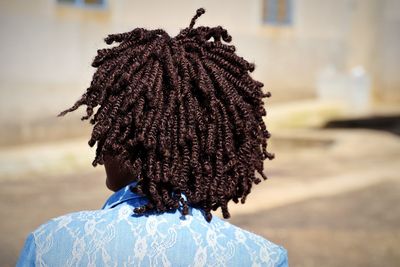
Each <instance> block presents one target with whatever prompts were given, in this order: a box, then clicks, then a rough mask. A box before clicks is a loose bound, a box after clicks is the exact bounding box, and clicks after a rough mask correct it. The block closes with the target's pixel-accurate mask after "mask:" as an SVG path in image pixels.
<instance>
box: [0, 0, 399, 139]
mask: <svg viewBox="0 0 400 267" xmlns="http://www.w3.org/2000/svg"><path fill="white" fill-rule="evenodd" d="M199 7H205V8H206V10H207V13H206V14H205V15H203V16H202V17H201V18H200V19H199V20H198V22H197V23H198V25H210V26H214V25H222V26H224V27H226V28H227V29H228V31H229V32H230V33H231V34H232V36H233V43H234V44H235V45H236V47H237V52H238V54H239V55H241V56H244V57H245V58H247V59H248V60H249V61H252V62H255V63H256V66H257V67H256V71H255V72H254V75H253V76H254V77H255V78H256V79H259V80H261V81H263V82H264V83H265V84H266V88H267V89H269V90H270V91H272V93H273V95H274V97H273V98H272V99H271V101H275V102H279V101H286V100H293V99H299V98H309V97H313V96H314V94H315V88H314V87H315V79H316V75H317V74H318V73H319V72H320V71H321V70H322V69H324V68H326V67H327V66H334V67H335V68H337V69H338V70H342V71H345V70H347V69H348V68H351V67H353V66H357V65H362V66H363V67H364V68H365V69H366V70H367V72H368V73H369V75H370V76H371V77H372V80H373V89H374V93H375V100H377V101H399V100H400V90H399V89H400V78H399V75H398V74H397V70H398V69H399V64H400V50H399V49H398V47H399V45H400V1H396V0H335V1H328V0H324V1H318V0H297V1H296V0H293V1H292V8H291V10H292V22H291V23H290V24H288V25H285V26H271V25H266V24H264V23H262V14H263V12H262V10H263V1H262V0H250V1H242V0H219V1H212V0H206V1H199V0H196V1H184V0H169V1H160V0H158V1H156V0H148V1H138V0H136V1H128V0H109V1H106V6H105V7H104V8H100V9H92V8H79V7H74V6H68V5H60V4H59V3H58V2H57V1H55V0H40V1H39V0H38V1H23V0H17V1H0V34H1V36H2V42H1V45H0V58H1V59H2V60H1V61H0V99H1V100H0V101H1V102H0V125H1V126H2V131H1V136H0V145H7V144H15V143H20V142H31V141H42V140H51V139H58V138H60V137H71V136H77V135H82V134H84V133H85V134H86V133H88V131H89V128H88V125H87V123H81V122H80V121H79V120H77V118H78V116H79V115H80V114H83V109H82V110H80V111H79V112H80V114H76V115H75V114H73V115H70V116H69V117H65V118H62V119H57V118H56V117H55V115H56V114H57V113H58V112H59V111H60V110H63V109H65V108H67V107H69V106H70V105H72V104H73V102H74V101H75V100H77V99H78V97H79V96H80V95H81V94H82V93H83V92H84V90H85V89H86V87H87V86H88V85H89V83H90V80H91V75H92V73H93V69H92V68H91V67H90V63H91V60H92V59H93V57H94V56H95V54H96V50H97V49H98V48H100V47H104V45H105V44H104V43H103V41H102V39H103V38H104V37H105V36H106V35H107V34H108V33H111V32H123V31H128V30H131V29H133V28H135V27H148V28H154V27H162V28H164V29H166V30H167V31H168V32H169V33H170V34H171V35H175V34H177V33H178V32H179V30H180V29H182V28H185V27H187V26H188V25H189V22H190V19H191V17H192V16H193V14H194V13H195V10H196V9H197V8H199ZM79 112H78V113H79Z"/></svg>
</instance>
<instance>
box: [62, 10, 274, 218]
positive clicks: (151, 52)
mask: <svg viewBox="0 0 400 267" xmlns="http://www.w3.org/2000/svg"><path fill="white" fill-rule="evenodd" d="M204 12H205V11H204V9H199V10H197V13H196V15H195V16H194V17H193V19H192V21H191V23H190V26H189V27H188V28H185V29H183V30H181V32H180V33H179V34H178V35H177V36H175V37H170V36H169V35H168V34H167V33H166V32H165V31H164V30H162V29H156V30H146V29H143V28H136V29H134V30H132V31H130V32H126V33H121V34H111V35H109V36H108V37H107V38H106V39H105V42H106V43H107V44H109V45H111V44H113V43H117V44H118V45H115V46H113V47H111V48H107V49H100V50H98V54H97V56H96V57H95V59H94V61H93V63H92V66H93V67H95V68H97V70H96V72H95V73H94V75H93V80H92V82H91V84H90V87H89V88H88V89H87V91H86V93H84V94H83V96H82V97H81V98H80V99H79V100H78V101H77V102H76V103H75V104H74V105H73V106H72V107H71V108H69V109H67V110H65V111H63V112H61V113H60V114H59V116H63V115H65V114H66V113H68V112H71V111H74V110H76V109H77V108H78V107H80V106H81V105H86V106H87V108H86V113H87V114H86V116H84V117H82V120H87V119H89V120H90V123H91V124H93V125H94V126H93V131H92V135H91V138H90V140H89V145H90V146H94V145H95V144H96V143H97V150H96V157H95V159H94V161H93V166H96V165H97V164H104V156H105V155H107V156H108V155H110V156H113V157H116V158H118V159H119V160H120V162H122V163H123V164H124V166H121V167H124V168H128V169H129V170H130V171H131V172H132V174H133V175H134V177H133V179H132V180H134V179H137V180H138V185H137V187H135V190H136V192H137V193H139V194H144V195H146V196H147V197H148V199H149V202H148V204H147V205H145V206H143V207H140V208H137V209H136V210H135V212H138V213H142V212H145V211H150V210H155V211H166V210H170V209H176V208H178V207H179V205H180V204H182V205H183V209H182V213H183V214H187V212H188V208H187V207H188V206H187V205H188V204H190V205H192V206H196V207H199V208H201V209H203V210H204V211H205V214H206V219H207V220H208V221H210V220H211V218H212V216H211V210H216V209H217V208H219V207H220V208H221V210H222V214H223V216H224V218H228V217H229V212H228V202H229V201H231V200H233V201H234V202H236V203H237V202H238V201H239V200H241V202H242V203H244V202H245V199H246V196H247V195H248V194H249V193H250V190H251V187H252V185H253V183H255V184H258V183H259V182H260V181H261V179H260V178H258V177H256V171H257V172H258V173H259V174H260V175H261V177H262V178H264V179H266V176H265V174H264V173H263V161H264V160H265V159H267V158H268V159H272V158H273V154H270V153H268V152H267V150H266V148H267V139H268V138H269V137H270V134H269V132H268V131H267V129H266V126H265V124H264V122H263V118H262V117H263V116H265V115H266V112H265V109H264V107H263V100H262V99H263V98H264V97H269V96H270V94H269V93H265V94H264V93H263V92H262V90H261V88H262V87H263V84H262V83H261V82H258V81H256V80H254V79H252V77H251V76H250V74H249V72H252V71H253V70H254V65H253V64H251V63H249V62H247V61H246V60H245V59H243V58H242V57H239V56H238V55H236V54H235V47H234V46H233V45H228V43H229V42H230V41H231V39H232V38H231V36H230V35H229V34H228V32H227V30H225V29H224V28H222V27H221V26H218V27H212V28H210V27H196V28H194V24H195V21H196V19H197V18H198V17H199V16H201V15H202V14H203V13H204ZM95 108H97V110H96V112H95ZM182 193H183V194H184V195H185V196H186V200H185V199H184V198H183V197H182Z"/></svg>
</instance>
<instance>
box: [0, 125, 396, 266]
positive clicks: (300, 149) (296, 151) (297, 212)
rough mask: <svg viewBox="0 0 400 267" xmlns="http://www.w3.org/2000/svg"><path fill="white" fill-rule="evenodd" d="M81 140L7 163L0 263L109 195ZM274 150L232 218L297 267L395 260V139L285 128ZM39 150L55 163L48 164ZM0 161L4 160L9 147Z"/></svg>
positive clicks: (0, 187) (0, 192)
mask: <svg viewBox="0 0 400 267" xmlns="http://www.w3.org/2000/svg"><path fill="white" fill-rule="evenodd" d="M85 142H86V141H85V140H80V139H79V140H75V141H68V142H67V145H65V143H56V144H50V145H48V147H47V148H48V150H49V151H53V152H46V151H45V150H38V149H39V148H38V149H36V150H35V148H32V147H31V148H26V147H25V148H24V150H25V158H24V157H22V158H23V159H21V157H19V158H18V160H20V161H21V160H22V162H25V163H27V164H28V163H29V164H32V166H36V169H35V171H34V172H33V173H32V174H29V168H27V169H26V170H25V172H24V171H23V170H21V171H20V172H17V175H14V176H13V175H12V174H13V172H12V171H10V168H8V169H7V171H8V172H6V174H7V175H3V177H2V179H1V181H0V203H1V204H0V205H1V208H0V216H1V218H2V219H1V220H0V228H1V235H2V239H1V241H0V248H1V249H0V266H13V265H14V264H15V261H16V258H17V256H18V253H19V250H20V249H21V246H22V244H23V241H24V238H25V237H26V235H27V234H28V233H29V231H31V230H33V229H34V228H36V227H37V226H39V225H40V224H41V223H43V222H45V221H46V220H48V219H50V218H52V217H55V216H58V215H61V214H65V213H67V212H72V211H77V210H85V209H97V208H99V207H101V205H102V204H103V202H104V201H105V199H106V198H107V197H108V196H109V194H110V193H111V192H110V191H108V190H107V189H106V188H105V185H104V180H105V174H104V172H103V170H102V166H99V167H97V168H96V169H93V167H91V166H90V162H91V158H89V156H90V155H91V152H90V151H89V152H88V150H87V149H86V147H85V146H84V145H83V144H84V143H85ZM74 144H75V145H74ZM52 145H56V146H57V147H63V146H64V147H65V149H60V151H59V152H60V153H61V152H63V151H64V152H63V153H64V154H65V153H67V155H69V156H68V157H65V156H63V155H61V154H62V153H61V154H59V153H58V154H57V153H55V152H54V151H55V150H56V149H55V150H54V149H52ZM81 145H82V146H81ZM67 147H68V148H69V149H67ZM270 150H271V151H272V152H274V153H275V154H276V158H275V159H274V160H273V161H266V162H265V170H266V173H267V175H268V176H269V180H267V181H264V182H262V183H261V184H259V185H257V186H254V187H253V189H252V193H251V195H249V197H248V200H247V202H246V204H245V205H232V206H231V214H232V218H231V220H230V221H231V222H232V223H234V224H237V225H239V226H241V227H244V228H245V229H248V230H250V231H253V232H256V233H258V234H261V235H263V236H265V237H266V238H268V239H270V240H271V241H273V242H276V243H279V244H281V245H283V246H285V247H286V248H287V249H288V252H289V257H290V263H291V264H292V266H345V265H347V266H399V264H400V252H399V251H400V238H399V237H400V226H399V225H400V224H399V223H398V222H399V221H400V209H399V207H398V205H397V203H399V200H400V178H399V175H398V173H399V172H400V139H399V137H397V136H395V135H392V134H389V133H385V132H379V131H370V130H290V131H287V132H285V131H280V132H278V133H276V134H275V135H274V136H273V138H272V141H271V145H270ZM26 151H28V152H26ZM35 151H36V152H35ZM65 151H67V152H65ZM11 152H12V151H8V153H9V154H10V153H11ZM29 153H31V154H33V155H37V157H36V159H35V157H34V156H32V155H30V156H29ZM40 153H42V154H40ZM49 153H50V154H49ZM51 153H55V154H51ZM19 154H21V152H19ZM10 155H12V153H11V154H10ZM46 155H47V156H46ZM56 155H58V156H56ZM80 157H82V158H83V159H79V158H80ZM11 158H12V157H11ZM41 158H42V159H43V158H44V159H46V160H47V161H49V160H50V161H51V160H52V163H53V165H54V166H58V167H54V168H49V167H43V166H45V165H46V164H43V162H42V160H41ZM0 159H2V163H3V166H4V162H5V160H6V155H4V154H2V155H0ZM35 162H37V164H36V163H35ZM9 163H10V162H9ZM20 164H21V162H19V163H17V164H16V166H18V165H20ZM42 165H43V166H42ZM64 165H66V166H64ZM41 166H42V167H41ZM71 166H72V167H71ZM46 168H47V170H48V172H47V174H46ZM57 169H59V170H60V173H61V174H60V175H57V174H56V173H57ZM3 170H4V169H3ZM215 215H217V216H219V215H220V212H219V211H217V212H216V213H215Z"/></svg>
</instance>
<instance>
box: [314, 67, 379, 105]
mask: <svg viewBox="0 0 400 267" xmlns="http://www.w3.org/2000/svg"><path fill="white" fill-rule="evenodd" d="M316 88H317V95H318V98H319V99H321V100H324V101H334V102H339V103H340V104H343V105H344V106H345V107H346V108H348V109H349V111H351V112H354V113H362V112H365V111H368V108H369V104H370V95H371V81H370V78H369V76H368V74H367V73H366V71H365V70H364V68H363V67H362V66H357V67H354V68H352V69H351V70H350V72H349V73H344V72H339V71H337V70H336V69H335V67H333V66H328V67H326V68H325V69H324V70H323V71H321V72H320V74H319V75H318V77H317V84H316Z"/></svg>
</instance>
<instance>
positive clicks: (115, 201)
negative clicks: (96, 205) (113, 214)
mask: <svg viewBox="0 0 400 267" xmlns="http://www.w3.org/2000/svg"><path fill="white" fill-rule="evenodd" d="M136 184H137V182H132V183H130V184H128V185H127V186H125V187H123V188H121V189H120V190H118V191H117V192H115V193H114V194H112V195H111V196H110V197H109V198H108V199H107V201H106V203H105V204H104V205H103V208H102V209H111V208H114V207H115V206H117V205H119V204H121V203H123V202H127V201H128V200H133V199H141V200H144V199H146V197H144V196H140V195H138V194H135V193H133V192H132V191H131V189H130V187H135V186H136Z"/></svg>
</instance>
